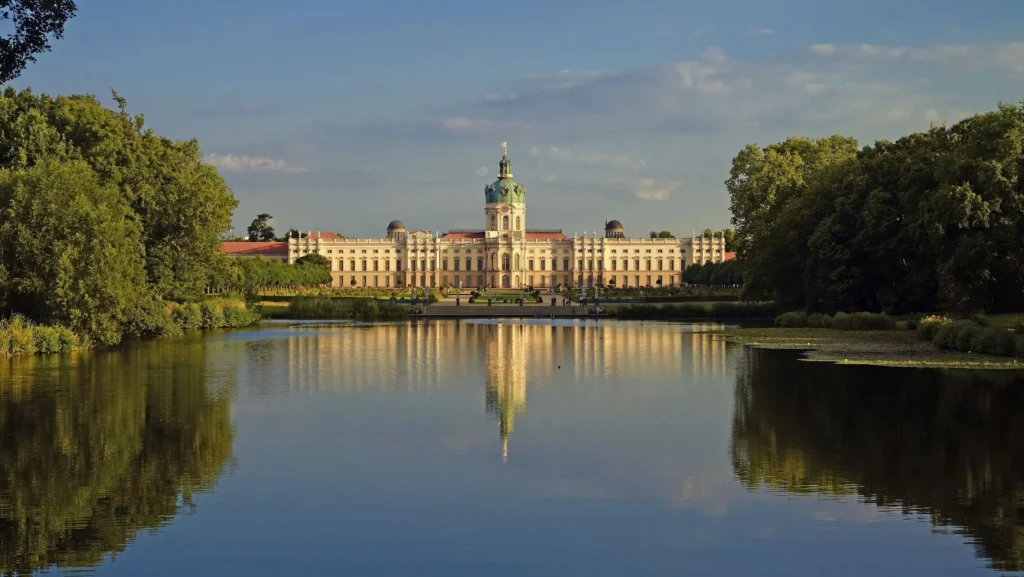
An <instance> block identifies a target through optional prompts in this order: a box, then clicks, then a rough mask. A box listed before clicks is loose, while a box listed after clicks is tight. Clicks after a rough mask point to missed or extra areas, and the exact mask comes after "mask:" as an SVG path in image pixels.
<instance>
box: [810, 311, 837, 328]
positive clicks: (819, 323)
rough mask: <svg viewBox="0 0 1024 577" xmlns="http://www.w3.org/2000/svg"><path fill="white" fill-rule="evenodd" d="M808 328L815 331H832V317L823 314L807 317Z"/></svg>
mask: <svg viewBox="0 0 1024 577" xmlns="http://www.w3.org/2000/svg"><path fill="white" fill-rule="evenodd" d="M807 326H808V327H811V328H813V329H830V328H832V317H830V316H828V315H823V314H821V313H814V314H813V315H811V316H809V317H807Z"/></svg>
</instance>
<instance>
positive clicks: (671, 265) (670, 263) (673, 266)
mask: <svg viewBox="0 0 1024 577" xmlns="http://www.w3.org/2000/svg"><path fill="white" fill-rule="evenodd" d="M668 270H676V259H672V260H670V261H668Z"/></svg>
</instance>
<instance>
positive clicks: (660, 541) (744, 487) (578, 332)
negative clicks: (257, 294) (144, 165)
mask: <svg viewBox="0 0 1024 577" xmlns="http://www.w3.org/2000/svg"><path fill="white" fill-rule="evenodd" d="M701 328H707V326H703V327H701V326H698V327H694V326H690V325H672V324H651V323H645V324H639V323H637V324H629V323H603V324H596V323H593V322H590V323H587V324H581V323H580V324H578V323H572V322H565V323H557V322H556V323H548V322H543V323H541V322H533V321H523V322H518V321H503V322H437V323H420V324H398V325H378V326H369V327H356V326H346V325H340V324H333V325H328V324H287V323H279V324H278V323H275V324H264V325H263V326H262V327H261V328H259V329H254V330H244V331H236V332H224V333H216V334H208V335H203V336H193V337H187V338H184V339H179V340H167V341H159V342H148V343H141V344H137V345H133V346H131V347H129V348H127V349H125V350H122V351H118V352H105V353H93V354H87V355H81V356H78V357H64V358H53V359H49V358H47V359H41V358H40V359H20V360H15V361H10V362H6V361H5V362H4V363H3V364H0V572H6V573H7V574H19V573H20V574H23V575H31V574H34V573H39V572H42V571H45V570H49V571H51V572H54V573H57V574H61V573H63V572H68V573H71V572H75V573H78V572H89V573H93V574H96V575H110V576H140V575H145V576H175V577H177V576H190V577H196V576H204V575H246V576H264V575H266V576H275V577H277V576H280V575H314V576H315V575H325V576H327V575H340V576H341V575H343V576H398V575H415V576H427V575H437V576H453V575H473V576H476V575H484V574H486V575H488V576H489V577H495V576H505V575H509V576H512V575H515V576H526V575H551V576H575V575H585V576H588V577H593V576H605V575H607V576H624V575H779V576H802V575H808V576H809V575H815V576H817V575H830V576H831V575H871V576H880V575H901V576H902V575H911V574H920V575H996V574H999V573H1005V572H1012V571H1016V570H1019V569H1021V568H1024V508H1022V504H1024V424H1022V423H1024V420H1022V419H1021V415H1022V414H1024V413H1022V409H1024V379H1022V378H1021V377H1020V376H1019V375H1014V374H1011V373H998V374H978V373H967V374H964V373H960V374H957V373H948V372H946V373H944V372H937V371H918V370H910V369H880V368H870V367H839V366H832V365H824V364H816V363H808V362H802V361H798V360H796V355H794V354H792V353H786V352H769V351H756V350H752V349H746V348H744V347H740V346H731V345H730V346H727V345H725V344H723V343H721V342H720V341H716V340H715V339H714V338H713V337H712V336H711V335H708V334H700V333H699V332H695V329H701Z"/></svg>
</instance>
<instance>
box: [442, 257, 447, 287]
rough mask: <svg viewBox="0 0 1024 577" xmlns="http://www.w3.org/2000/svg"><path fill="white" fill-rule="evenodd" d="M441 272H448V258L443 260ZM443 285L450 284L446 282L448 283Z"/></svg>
mask: <svg viewBox="0 0 1024 577" xmlns="http://www.w3.org/2000/svg"><path fill="white" fill-rule="evenodd" d="M441 270H448V259H446V258H445V259H441ZM443 284H448V283H447V282H446V283H443Z"/></svg>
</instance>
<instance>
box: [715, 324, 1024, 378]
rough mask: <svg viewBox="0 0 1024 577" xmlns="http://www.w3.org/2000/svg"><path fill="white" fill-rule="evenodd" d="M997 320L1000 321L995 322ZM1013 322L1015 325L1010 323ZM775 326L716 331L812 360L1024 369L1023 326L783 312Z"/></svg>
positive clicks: (727, 337)
mask: <svg viewBox="0 0 1024 577" xmlns="http://www.w3.org/2000/svg"><path fill="white" fill-rule="evenodd" d="M995 321H1000V322H998V323H997V322H995ZM1015 323H1016V326H1014V324H1015ZM775 325H776V326H775V327H767V328H736V329H726V330H723V331H716V332H717V333H719V334H721V335H722V336H723V337H724V338H725V340H726V341H727V342H733V343H738V344H744V345H750V346H754V347H758V348H764V349H793V350H800V351H804V352H805V355H804V356H805V358H806V359H807V360H812V361H826V362H834V363H840V364H869V365H880V366H897V367H937V368H970V369H1024V324H1022V323H1021V320H1020V319H1019V317H1017V316H1015V315H1006V316H1002V317H999V318H997V319H995V320H993V319H991V318H989V317H985V316H981V315H975V316H974V317H973V318H971V319H950V318H947V317H941V316H928V317H922V318H913V317H911V318H908V319H905V320H897V319H894V318H892V317H889V316H887V315H884V314H873V313H855V314H849V315H848V314H845V313H837V314H836V315H833V316H827V315H820V314H812V315H807V314H806V313H802V312H797V313H785V314H782V315H779V317H777V318H776V322H775Z"/></svg>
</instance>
